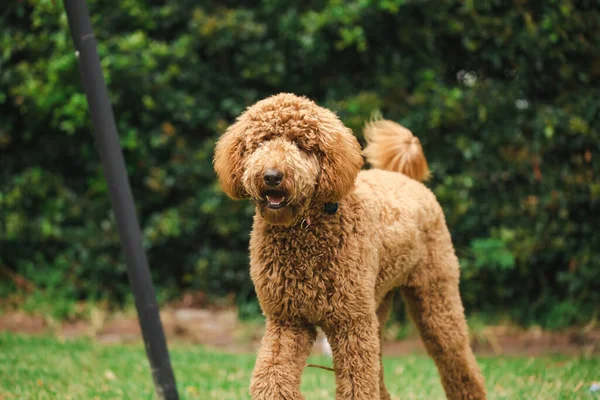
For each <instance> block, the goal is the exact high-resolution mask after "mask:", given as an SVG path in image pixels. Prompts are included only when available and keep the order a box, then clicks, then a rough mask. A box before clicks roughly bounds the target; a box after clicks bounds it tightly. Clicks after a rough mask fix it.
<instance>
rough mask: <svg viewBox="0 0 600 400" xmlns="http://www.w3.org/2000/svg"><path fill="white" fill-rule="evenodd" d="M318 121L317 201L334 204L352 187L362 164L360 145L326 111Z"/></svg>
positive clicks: (334, 117) (334, 116) (343, 126)
mask: <svg viewBox="0 0 600 400" xmlns="http://www.w3.org/2000/svg"><path fill="white" fill-rule="evenodd" d="M319 117H320V118H319V119H320V124H319V131H320V132H319V143H318V148H319V153H320V159H321V173H320V177H319V181H318V183H317V191H316V198H317V199H319V200H321V201H325V202H330V203H335V202H338V201H339V200H340V199H341V198H342V197H344V196H345V195H346V194H347V193H348V192H349V191H350V190H351V189H352V188H353V187H354V181H355V180H356V176H357V175H358V172H359V171H360V169H361V168H362V166H363V164H364V161H363V158H362V155H361V152H360V144H359V143H358V140H356V137H355V136H354V135H353V134H352V131H351V130H350V128H347V127H346V126H345V125H344V124H343V123H342V121H340V119H339V118H338V117H337V116H336V115H335V114H333V113H332V112H331V111H329V110H325V113H324V114H322V115H319Z"/></svg>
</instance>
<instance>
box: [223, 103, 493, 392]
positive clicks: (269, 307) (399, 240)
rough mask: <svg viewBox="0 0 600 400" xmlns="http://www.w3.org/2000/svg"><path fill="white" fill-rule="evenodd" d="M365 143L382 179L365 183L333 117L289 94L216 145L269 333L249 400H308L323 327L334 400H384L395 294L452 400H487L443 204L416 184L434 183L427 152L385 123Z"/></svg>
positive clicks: (370, 129)
mask: <svg viewBox="0 0 600 400" xmlns="http://www.w3.org/2000/svg"><path fill="white" fill-rule="evenodd" d="M366 136H367V138H368V140H369V145H368V146H367V148H366V149H365V155H366V156H367V159H368V160H369V162H370V163H371V164H372V165H374V166H375V167H376V168H375V169H371V170H368V171H360V169H361V167H362V165H363V159H362V157H361V154H360V145H359V144H358V142H357V140H356V139H355V137H354V136H353V135H352V132H351V131H350V130H349V129H348V128H346V127H345V126H344V125H343V124H342V122H341V121H340V120H339V119H338V118H337V117H336V116H335V114H333V113H332V112H331V111H329V110H327V109H325V108H322V107H319V106H317V105H316V104H315V103H313V102H312V101H310V100H308V99H306V98H304V97H298V96H295V95H293V94H285V93H284V94H279V95H276V96H273V97H270V98H267V99H265V100H262V101H259V102H258V103H256V104H255V105H253V106H251V107H250V108H248V109H247V110H246V111H245V112H244V113H243V114H242V115H241V116H240V117H239V118H238V119H237V121H236V122H235V123H234V124H233V125H232V126H231V127H230V128H229V129H228V130H227V131H226V132H225V133H224V135H223V136H222V138H221V139H220V140H219V142H218V143H217V146H216V150H215V159H214V165H215V170H216V172H217V175H218V178H219V180H220V182H221V185H222V187H223V190H224V191H225V192H226V193H227V194H228V195H229V196H231V197H232V198H236V199H240V198H250V199H251V200H252V201H254V202H255V204H256V209H257V212H256V215H255V217H254V225H253V230H252V234H251V239H250V275H251V278H252V281H253V283H254V285H255V288H256V292H257V295H258V299H259V301H260V304H261V308H262V310H263V312H264V314H265V316H266V332H265V336H264V338H263V341H262V345H261V349H260V351H259V353H258V357H257V360H256V365H255V368H254V372H253V377H252V380H251V383H250V393H251V395H252V398H254V399H294V400H295V399H302V398H303V397H302V394H301V393H300V378H301V374H302V370H303V368H304V366H305V363H306V358H307V357H308V355H309V353H310V350H311V347H312V344H313V342H314V340H315V337H316V327H321V328H322V329H323V331H324V332H325V334H326V335H327V338H328V340H329V342H330V344H331V348H332V351H333V359H334V369H335V374H336V384H337V389H336V398H338V399H356V400H358V399H389V398H390V396H389V394H388V392H387V390H386V388H385V385H384V380H383V370H382V366H381V341H380V336H381V331H382V327H383V326H384V324H385V321H386V320H387V318H388V315H389V310H390V309H391V304H392V297H393V291H394V289H396V288H399V290H400V292H401V294H402V297H403V299H404V301H405V303H406V305H407V308H408V310H409V314H410V315H411V317H412V319H413V320H414V322H415V325H416V326H417V327H418V329H419V331H420V333H421V336H422V339H423V341H424V343H425V345H426V348H427V350H428V352H429V354H430V355H431V356H432V357H433V358H434V360H435V362H436V365H437V367H438V370H439V372H440V375H441V379H442V384H443V386H444V389H445V391H446V394H447V397H448V398H449V399H485V397H486V395H485V388H484V383H483V378H482V376H481V374H480V372H479V368H478V366H477V363H476V361H475V358H474V356H473V353H472V351H471V348H470V346H469V341H468V332H467V326H466V323H465V318H464V312H463V307H462V303H461V299H460V294H459V290H458V281H459V265H458V260H457V258H456V256H455V253H454V249H453V246H452V241H451V238H450V234H449V232H448V229H447V227H446V223H445V218H444V215H443V212H442V209H441V207H440V205H439V204H438V202H437V201H436V199H435V196H434V195H433V193H432V192H431V191H430V190H428V189H427V188H426V187H425V186H423V185H422V184H421V183H420V182H418V180H422V179H425V178H426V177H427V175H428V169H427V162H426V160H425V157H424V156H423V152H422V149H421V146H420V144H419V143H418V141H417V140H415V138H414V137H413V136H412V134H411V133H410V131H408V130H406V129H405V128H403V127H401V126H400V125H398V124H395V123H393V122H390V121H376V122H373V123H371V124H369V125H367V128H366ZM377 167H378V168H377ZM272 168H275V169H278V170H280V171H282V172H283V180H282V182H281V184H280V185H279V186H278V189H279V190H281V191H282V192H284V193H285V194H286V196H285V198H286V201H287V203H286V205H285V207H283V208H280V209H272V207H270V206H269V203H268V202H267V201H266V199H265V193H267V192H266V191H268V190H269V188H268V187H267V186H266V185H265V183H264V180H263V179H262V177H263V174H264V172H265V171H266V170H267V169H272ZM383 169H389V170H391V171H385V170H383ZM359 171H360V172H359ZM411 178H414V179H411ZM327 202H339V210H338V212H337V213H335V214H328V213H327V212H325V211H324V204H325V203H327Z"/></svg>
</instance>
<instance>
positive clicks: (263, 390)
mask: <svg viewBox="0 0 600 400" xmlns="http://www.w3.org/2000/svg"><path fill="white" fill-rule="evenodd" d="M316 334H317V333H316V330H315V327H314V326H297V325H288V324H283V323H281V322H277V321H274V320H271V319H269V318H267V327H266V331H265V336H264V337H263V340H262V343H261V347H260V350H259V352H258V357H257V359H256V365H255V366H254V372H253V374H252V380H251V382H250V395H251V396H252V398H253V399H256V400H274V399H286V400H300V399H304V397H303V396H302V394H301V393H300V378H301V376H302V370H303V369H304V365H305V363H306V359H307V358H308V356H309V354H310V351H311V349H312V345H313V343H314V341H315V337H316Z"/></svg>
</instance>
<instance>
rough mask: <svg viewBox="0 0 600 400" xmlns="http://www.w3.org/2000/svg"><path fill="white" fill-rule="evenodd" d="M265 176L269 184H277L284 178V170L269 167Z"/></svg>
mask: <svg viewBox="0 0 600 400" xmlns="http://www.w3.org/2000/svg"><path fill="white" fill-rule="evenodd" d="M263 178H264V180H265V183H266V184H267V185H268V186H277V185H279V184H280V183H281V181H282V180H283V172H281V171H279V170H276V169H268V170H266V171H265V175H264V176H263Z"/></svg>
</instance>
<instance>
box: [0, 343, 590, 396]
mask: <svg viewBox="0 0 600 400" xmlns="http://www.w3.org/2000/svg"><path fill="white" fill-rule="evenodd" d="M171 354H172V362H173V366H174V369H175V374H176V376H177V381H178V382H177V383H178V386H179V390H180V394H181V397H182V399H219V400H227V399H247V398H248V395H247V387H248V381H249V379H250V374H251V370H252V366H253V363H254V357H253V356H252V355H231V354H223V353H218V352H213V351H207V350H205V349H203V348H201V347H198V346H192V345H184V344H179V345H177V344H175V345H173V346H172V348H171ZM311 362H315V363H320V364H321V365H329V364H330V361H329V360H327V359H323V358H313V359H312V360H311ZM480 363H481V366H482V368H483V372H484V374H485V376H486V378H487V382H486V383H487V387H488V391H489V392H490V396H489V398H490V399H528V400H529V399H548V400H550V399H552V400H554V399H600V395H599V394H591V393H590V392H588V388H589V386H590V384H591V383H592V382H593V381H594V379H596V380H598V379H600V358H598V357H590V358H566V357H541V358H525V357H523V358H518V357H488V358H481V359H480ZM385 369H386V382H387V383H388V387H389V389H390V391H391V392H392V393H393V394H394V395H395V396H394V397H395V398H402V399H428V400H429V399H443V398H444V397H443V392H442V388H441V385H440V382H439V379H438V376H437V372H436V370H435V367H434V365H433V362H432V361H431V360H430V359H429V358H427V357H425V356H416V355H414V356H407V357H403V358H390V359H386V360H385ZM302 390H303V393H304V394H305V396H306V398H307V400H310V399H332V398H334V379H333V374H332V373H331V372H328V371H323V370H319V369H312V368H308V369H307V370H306V371H305V373H304V376H303V381H302ZM151 398H153V386H152V380H151V378H150V372H149V368H148V363H147V361H146V357H145V353H144V350H143V347H142V346H106V345H99V344H95V343H93V342H91V341H87V340H76V341H70V342H65V343H61V342H59V341H57V340H56V339H53V338H48V337H43V338H39V337H25V336H15V335H9V334H0V400H8V399H28V400H29V399H86V400H87V399H132V400H133V399H135V400H138V399H151Z"/></svg>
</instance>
